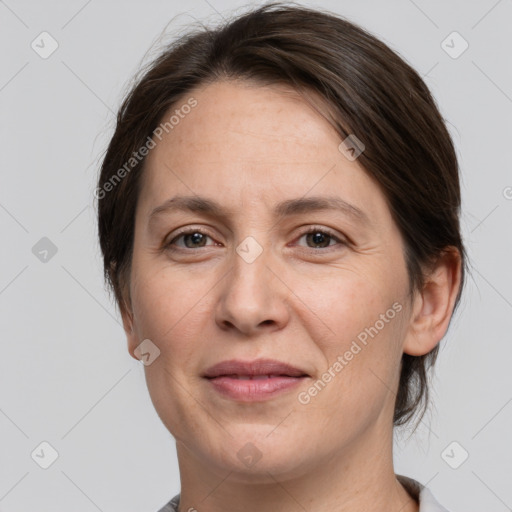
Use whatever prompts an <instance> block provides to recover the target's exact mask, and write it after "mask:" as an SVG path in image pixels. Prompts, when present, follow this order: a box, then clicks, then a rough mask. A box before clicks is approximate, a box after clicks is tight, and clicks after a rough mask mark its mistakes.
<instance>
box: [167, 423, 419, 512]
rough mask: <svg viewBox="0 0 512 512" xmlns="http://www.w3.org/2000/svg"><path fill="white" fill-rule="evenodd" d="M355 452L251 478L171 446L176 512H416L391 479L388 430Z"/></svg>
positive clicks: (413, 503)
mask: <svg viewBox="0 0 512 512" xmlns="http://www.w3.org/2000/svg"><path fill="white" fill-rule="evenodd" d="M359 444H360V446H351V448H350V450H347V449H345V450H344V451H342V452H341V453H340V452H333V453H331V454H330V457H329V458H328V459H323V460H319V461H317V462H316V464H315V465H314V467H313V466H310V467H308V468H307V469H304V471H299V472H297V471H295V472H294V474H293V476H291V475H290V474H285V473H283V474H272V473H271V472H270V471H268V470H265V469H261V470H260V471H256V470H254V468H253V473H252V474H243V475H242V474H240V473H238V472H237V471H236V470H234V469H232V470H229V469H226V468H219V467H213V466H211V465H209V464H207V463H205V461H204V460H200V459H199V458H197V456H196V455H195V454H194V453H193V452H192V451H190V450H189V449H188V448H187V447H186V446H185V445H184V444H183V443H181V442H177V444H176V448H177V454H178V462H179V468H180V476H181V496H180V508H179V510H180V512H185V511H189V510H192V511H194V510H197V511H198V512H235V511H239V510H244V512H261V511H262V510H279V511H280V512H298V511H301V512H302V511H304V510H315V512H327V511H328V512H333V511H336V512H349V511H350V512H363V511H364V512H380V511H382V510H386V511H396V512H398V511H400V512H418V504H417V502H416V501H415V500H414V499H413V498H411V496H410V495H409V494H408V493H407V491H406V490H405V489H404V487H403V486H402V485H401V484H400V483H399V482H398V480H397V479H396V475H395V473H394V469H393V457H392V430H391V432H389V435H388V436H386V437H385V438H383V436H382V431H379V432H375V435H374V436H371V438H370V439H368V438H365V439H364V441H363V440H361V442H360V443H359Z"/></svg>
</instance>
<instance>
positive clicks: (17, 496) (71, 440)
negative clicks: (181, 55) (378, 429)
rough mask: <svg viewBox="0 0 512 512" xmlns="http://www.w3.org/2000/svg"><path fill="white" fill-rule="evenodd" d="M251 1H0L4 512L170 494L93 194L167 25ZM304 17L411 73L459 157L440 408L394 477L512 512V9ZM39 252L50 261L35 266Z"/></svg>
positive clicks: (130, 506)
mask: <svg viewBox="0 0 512 512" xmlns="http://www.w3.org/2000/svg"><path fill="white" fill-rule="evenodd" d="M244 5H249V4H242V3H240V2H235V1H227V0H209V1H206V0H191V1H189V2H187V3H186V5H183V4H180V3H178V2H169V1H167V2H165V1H156V0H152V1H147V2H142V1H138V2H135V1H130V2H121V1H119V0H118V1H110V2H101V1H99V0H90V1H84V0H72V1H68V2H56V1H48V0H43V1H40V2H36V1H16V0H7V1H6V2H3V1H0V43H1V48H2V53H1V59H2V60H1V66H0V109H1V114H0V115H1V125H0V129H1V132H0V140H1V148H2V151H1V155H0V158H1V171H0V172H1V181H0V184H1V186H0V223H1V240H2V243H1V245H0V257H1V265H0V315H1V317H0V322H1V323H0V329H1V331H0V340H1V349H2V350H1V358H0V434H1V436H0V510H1V511H4V512H6V511H7V512H14V511H28V510H35V509H37V510H39V511H40V512H45V511H48V512H50V511H51V512H55V511H58V510H74V511H77V512H78V511H83V512H89V511H91V512H92V511H95V510H100V511H105V512H106V511H111V512H115V511H124V512H131V511H134V512H135V511H139V512H140V511H147V512H151V511H155V512H156V510H157V509H158V508H159V507H160V506H162V505H163V503H165V502H166V501H167V500H168V499H170V498H171V497H172V496H174V494H176V493H177V492H178V491H179V474H178V470H177V462H176V456H175V448H174V441H173V438H172V437H171V435H170V434H169V433H168V432H167V431H166V429H165V427H164V426H163V425H162V424H161V422H160V420H159V418H158V416H157V414H156V412H155V411H154V409H153V406H152V404H151V402H150V398H149V395H148V393H147V390H146V385H145V380H144V372H143V367H142V365H141V364H140V363H138V362H137V361H135V360H133V359H132V358H131V357H130V356H129V354H128V352H127V350H126V340H125V337H124V332H123V330H122V328H121V324H120V319H119V318H118V316H117V313H116V310H115V308H114V305H113V303H112V302H111V300H110V299H109V296H108V294H107V293H106V292H105V289H104V286H103V282H102V272H101V258H100V252H99V248H98V243H97V241H96V226H95V210H94V209H95V203H94V199H93V195H92V192H93V190H94V187H95V179H96V174H97V171H98V166H99V162H100V158H101V155H102V152H103V151H104V149H105V148H106V144H107V142H108V139H109V136H110V135H111V134H112V129H113V118H114V112H115V111H116V110H117V108H118V106H119V105H120V102H121V98H122V95H123V93H124V92H125V91H126V87H127V85H128V83H129V80H130V78H131V77H132V75H133V74H134V73H135V72H136V71H137V69H138V68H139V66H140V63H141V60H142V59H143V57H144V55H145V53H146V51H147V50H148V49H149V48H150V47H151V46H152V45H153V44H154V43H155V42H156V41H157V40H158V39H159V38H160V36H161V34H162V31H163V30H164V28H165V26H166V25H167V23H168V22H170V21H171V20H172V23H171V24H170V25H169V27H168V28H167V33H168V35H167V36H166V37H164V38H163V39H162V41H164V40H169V39H170V38H172V36H173V34H175V32H176V30H182V29H183V27H184V26H186V25H187V24H188V23H190V22H192V21H194V19H196V18H197V19H200V20H202V21H207V22H208V21H210V22H215V21H216V20H218V19H219V18H220V17H221V16H225V17H228V16H229V14H230V13H234V12H238V11H239V10H240V9H241V8H242V7H244ZM307 5H311V6H318V7H322V8H326V9H329V10H332V11H334V12H337V13H339V14H342V15H344V16H346V17H348V18H349V19H350V20H352V21H354V22H356V23H360V24H361V25H362V26H363V27H365V28H367V29H368V30H370V31H371V32H372V33H374V34H375V35H377V36H378V37H380V38H381V39H382V40H383V41H384V42H386V43H387V44H388V45H390V46H391V47H392V48H393V49H395V50H396V51H398V52H399V53H400V54H401V55H402V56H403V57H404V58H405V59H406V60H407V61H408V62H409V63H410V64H411V65H413V67H414V68H415V69H417V70H418V71H419V72H420V73H421V74H422V75H423V76H424V79H425V80H426V82H427V85H428V86H429V87H430V88H431V90H432V92H433V94H434V96H435V97H436V99H437V101H438V104H439V107H440V109H441V112H442V114H443V116H444V117H445V119H446V121H447V122H448V125H449V128H450V132H451V134H452V136H453V138H454V141H455V144H456V146H457V151H458V155H459V158H460V165H461V169H462V174H463V183H462V186H463V203H464V208H463V210H464V213H463V217H462V223H463V229H464V237H465V242H466V244H467V247H468V252H469V256H470V258H471V262H472V265H473V269H472V274H471V276H469V278H468V282H467V289H466V294H465V296H464V299H463V302H462V305H461V309H460V311H459V314H458V315H457V317H456V319H455V320H454V322H453V324H452V326H451V328H450V330H449V333H448V335H447V336H446V338H445V339H444V341H443V342H442V350H441V354H440V359H439V363H438V365H437V370H436V374H435V380H434V402H435V403H434V406H433V407H432V409H431V412H430V413H429V415H428V416H427V417H426V418H425V420H424V421H423V423H422V425H421V426H420V428H419V429H418V431H417V432H416V433H415V434H414V435H412V436H410V435H409V433H408V432H407V431H406V432H403V433H400V432H399V433H397V436H396V438H397V439H396V448H395V459H396V471H397V472H398V473H401V474H406V475H409V476H412V477H414V478H416V479H418V480H420V481H421V482H422V483H428V486H429V487H430V489H431V490H432V492H433V493H434V494H435V496H436V497H437V499H438V500H439V501H440V502H441V503H442V504H443V505H444V506H446V507H447V508H449V509H451V510H453V511H454V512H457V511H460V512H462V511H464V512H477V511H481V510H485V511H486V512H501V511H505V510H512V508H511V507H512V487H511V485H510V482H511V481H512V467H511V457H512V446H511V440H510V439H511V438H510V432H511V431H512V430H511V423H512V404H511V402H512V386H511V382H512V375H511V372H510V362H511V356H512V344H511V341H512V340H511V335H510V318H511V313H512V311H511V308H512V291H511V290H512V275H511V272H510V267H509V265H510V261H512V257H511V256H512V254H511V253H512V244H511V230H510V217H511V213H512V200H511V199H512V188H511V187H512V173H511V169H510V157H509V152H510V144H511V143H510V140H511V134H512V130H511V112H512V72H511V68H510V62H511V61H510V50H511V49H512V44H511V43H512V35H511V30H510V26H511V21H512V2H511V1H510V0H508V1H507V0H501V1H495V0H489V1H487V0H486V1H483V0H482V1H472V2H468V1H462V0H460V1H454V0H451V1H449V2H445V1H429V2H427V1H420V0H416V1H414V2H413V1H412V0H394V1H387V2H379V1H376V0H375V1H369V0H367V1H359V2H354V1H346V0H343V1H337V2H336V1H334V0H332V1H327V0H323V1H322V2H309V3H308V4H307ZM43 31H47V32H49V33H50V34H51V36H52V37H53V38H54V39H55V40H56V41H57V43H58V45H59V46H58V49H57V50H56V51H55V52H54V53H53V54H52V55H50V56H49V57H48V58H46V59H43V58H41V57H40V56H39V55H38V54H37V53H36V52H35V51H34V50H33V49H32V47H31V43H32V41H34V40H35V41H36V43H37V41H39V45H40V46H42V43H41V42H40V38H39V39H38V37H39V34H40V33H41V32H43ZM453 31H457V32H458V33H460V35H461V36H462V37H463V38H464V39H465V40H466V41H467V42H468V44H469V47H468V49H467V50H466V51H465V52H464V53H462V54H461V55H460V56H459V57H458V58H452V57H451V56H449V55H448V54H447V53H446V51H445V49H443V47H442V45H441V43H442V41H443V40H445V39H446V37H447V36H448V35H449V34H451V33H452V32H453ZM450 41H451V40H450V39H448V44H450V45H451V46H453V49H452V51H456V50H458V49H459V50H460V48H461V46H460V43H461V41H457V40H454V42H453V43H451V42H450ZM445 44H446V43H445ZM45 48H46V49H48V48H49V40H46V43H45ZM157 50H158V47H157V49H156V51H157ZM43 237H47V238H48V239H49V240H51V242H52V244H54V246H55V248H56V249H57V252H56V254H54V255H52V252H51V248H50V252H48V254H45V253H44V252H42V253H41V252H40V251H43V250H44V249H45V247H46V246H45V245H44V244H48V242H47V241H43V242H40V239H41V238H43ZM38 243H39V244H43V245H42V246H41V245H37V244H38ZM34 246H35V247H36V248H35V249H33V248H34ZM46 248H47V249H48V247H46ZM34 253H35V254H34ZM44 256H46V260H47V261H41V259H40V258H43V257H44ZM43 441H46V442H48V443H50V445H51V446H53V447H54V448H55V450H57V452H58V454H59V456H58V458H57V460H56V461H55V462H54V463H53V464H52V465H51V466H50V467H49V468H48V469H42V468H41V467H40V466H39V465H38V464H36V462H35V461H34V460H33V458H32V457H31V453H32V452H33V451H34V450H36V449H39V453H43V452H44V450H43V452H40V449H41V448H40V446H39V445H40V443H41V442H43ZM453 441H456V442H457V443H458V445H455V447H454V446H453V445H452V446H451V447H450V448H448V450H447V451H445V449H446V448H447V447H448V446H449V445H450V443H452V442H453ZM452 449H453V451H452ZM462 450H466V451H467V452H468V453H469V457H468V459H467V460H466V461H465V462H464V463H463V464H462V465H460V467H458V469H453V468H452V467H450V465H449V464H448V463H447V462H446V461H447V460H448V461H449V462H450V463H451V464H452V465H456V463H458V462H460V461H461V460H462V459H461V457H462V454H463V451H462ZM36 451H37V450H36ZM44 453H45V455H44V456H45V457H47V456H48V454H49V452H48V450H46V452H44ZM442 453H444V454H445V455H444V458H443V456H442V455H441V454H442ZM42 458H44V457H42V456H41V459H42ZM454 461H455V462H454Z"/></svg>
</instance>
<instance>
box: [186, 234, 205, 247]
mask: <svg viewBox="0 0 512 512" xmlns="http://www.w3.org/2000/svg"><path fill="white" fill-rule="evenodd" d="M188 236H189V237H190V238H191V239H192V244H193V245H195V244H199V243H200V242H201V241H202V239H203V234H202V233H192V234H190V235H188Z"/></svg>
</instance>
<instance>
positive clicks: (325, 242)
mask: <svg viewBox="0 0 512 512" xmlns="http://www.w3.org/2000/svg"><path fill="white" fill-rule="evenodd" d="M303 237H305V239H306V243H307V244H311V245H312V246H316V247H311V248H313V249H323V248H327V247H332V245H336V244H331V242H333V241H334V242H337V243H338V244H340V245H346V242H345V241H344V240H342V239H340V238H339V237H337V236H336V235H335V234H334V233H333V232H331V231H329V230H327V229H325V228H321V227H318V226H313V227H311V228H309V229H308V230H307V231H305V232H303V233H302V234H301V235H300V237H299V240H300V239H301V238H303Z"/></svg>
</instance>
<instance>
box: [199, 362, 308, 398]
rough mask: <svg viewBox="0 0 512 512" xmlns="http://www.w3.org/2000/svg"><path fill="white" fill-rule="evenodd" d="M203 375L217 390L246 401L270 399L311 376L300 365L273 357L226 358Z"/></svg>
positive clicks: (225, 395)
mask: <svg viewBox="0 0 512 512" xmlns="http://www.w3.org/2000/svg"><path fill="white" fill-rule="evenodd" d="M202 376H203V377H204V378H205V379H207V381H208V382H209V383H210V385H211V386H212V388H213V390H214V391H215V392H217V393H219V394H221V395H222V396H224V397H226V398H230V399H233V400H237V401H242V402H252V401H264V400H269V399H271V398H274V397H275V396H277V395H279V394H282V393H284V392H287V391H290V390H292V389H293V388H295V387H297V386H298V385H299V384H300V383H301V382H302V381H303V380H304V379H306V378H308V377H309V375H308V374H307V373H306V372H305V371H303V370H301V369H300V368H297V367H295V366H291V365H289V364H287V363H283V362H281V361H277V360H271V359H259V360H255V361H238V360H229V361H223V362H221V363H219V364H217V365H214V366H212V367H211V368H209V369H208V370H206V372H205V373H204V374H203V375H202Z"/></svg>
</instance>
